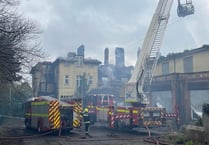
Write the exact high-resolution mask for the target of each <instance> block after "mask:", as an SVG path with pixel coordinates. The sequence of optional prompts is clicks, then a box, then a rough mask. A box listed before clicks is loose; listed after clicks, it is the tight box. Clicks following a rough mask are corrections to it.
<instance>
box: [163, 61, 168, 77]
mask: <svg viewBox="0 0 209 145" xmlns="http://www.w3.org/2000/svg"><path fill="white" fill-rule="evenodd" d="M162 74H163V75H166V74H169V62H164V63H162Z"/></svg>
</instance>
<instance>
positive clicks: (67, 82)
mask: <svg viewBox="0 0 209 145" xmlns="http://www.w3.org/2000/svg"><path fill="white" fill-rule="evenodd" d="M69 84H70V83H69V75H65V76H64V85H69Z"/></svg>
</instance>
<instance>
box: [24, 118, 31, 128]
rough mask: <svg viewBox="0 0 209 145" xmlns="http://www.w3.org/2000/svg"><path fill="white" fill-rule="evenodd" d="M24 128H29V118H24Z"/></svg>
mask: <svg viewBox="0 0 209 145" xmlns="http://www.w3.org/2000/svg"><path fill="white" fill-rule="evenodd" d="M25 128H26V129H28V128H30V120H29V119H25Z"/></svg>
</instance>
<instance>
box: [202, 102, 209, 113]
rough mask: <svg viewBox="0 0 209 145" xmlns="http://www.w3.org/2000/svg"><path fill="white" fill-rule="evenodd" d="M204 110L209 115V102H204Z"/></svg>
mask: <svg viewBox="0 0 209 145" xmlns="http://www.w3.org/2000/svg"><path fill="white" fill-rule="evenodd" d="M202 112H203V113H205V114H207V115H209V104H207V103H204V104H203V106H202Z"/></svg>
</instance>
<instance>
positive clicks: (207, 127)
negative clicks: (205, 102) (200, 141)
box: [203, 113, 209, 142]
mask: <svg viewBox="0 0 209 145" xmlns="http://www.w3.org/2000/svg"><path fill="white" fill-rule="evenodd" d="M203 127H204V131H205V141H207V142H209V115H208V114H205V113H203Z"/></svg>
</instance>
